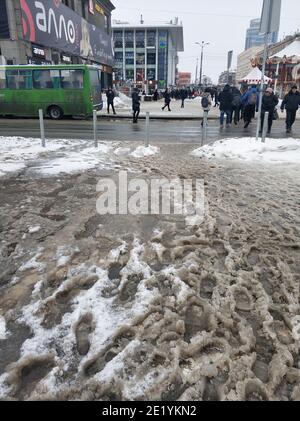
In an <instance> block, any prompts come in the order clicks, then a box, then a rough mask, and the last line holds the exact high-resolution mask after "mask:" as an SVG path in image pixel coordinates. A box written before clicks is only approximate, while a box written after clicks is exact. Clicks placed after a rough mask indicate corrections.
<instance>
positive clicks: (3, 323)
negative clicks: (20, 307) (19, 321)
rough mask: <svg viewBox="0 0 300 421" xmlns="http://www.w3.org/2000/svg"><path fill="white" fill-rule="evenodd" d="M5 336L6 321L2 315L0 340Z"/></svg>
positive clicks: (0, 319)
mask: <svg viewBox="0 0 300 421" xmlns="http://www.w3.org/2000/svg"><path fill="white" fill-rule="evenodd" d="M5 338H6V322H5V319H4V317H3V316H0V340H1V339H5Z"/></svg>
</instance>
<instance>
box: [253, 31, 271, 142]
mask: <svg viewBox="0 0 300 421" xmlns="http://www.w3.org/2000/svg"><path fill="white" fill-rule="evenodd" d="M268 35H269V34H268V33H266V35H265V48H264V57H263V66H262V73H261V83H260V93H259V106H258V119H257V120H258V121H257V128H256V140H258V137H259V129H260V126H261V109H262V98H263V94H264V92H263V91H264V82H265V71H266V61H267V55H268Z"/></svg>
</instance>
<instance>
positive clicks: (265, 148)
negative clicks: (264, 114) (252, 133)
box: [192, 137, 300, 164]
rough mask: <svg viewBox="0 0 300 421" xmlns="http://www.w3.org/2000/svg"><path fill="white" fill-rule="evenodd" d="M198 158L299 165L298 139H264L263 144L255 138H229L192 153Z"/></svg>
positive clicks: (299, 142)
mask: <svg viewBox="0 0 300 421" xmlns="http://www.w3.org/2000/svg"><path fill="white" fill-rule="evenodd" d="M192 155H193V156H197V157H200V158H217V159H233V160H244V161H263V162H268V163H275V164H276V163H281V162H291V163H300V140H299V139H292V138H290V139H266V142H265V143H262V142H261V140H256V139H255V138H251V137H248V138H231V139H225V140H220V141H218V142H215V143H214V144H213V145H205V146H203V147H201V148H199V149H196V150H194V151H193V152H192Z"/></svg>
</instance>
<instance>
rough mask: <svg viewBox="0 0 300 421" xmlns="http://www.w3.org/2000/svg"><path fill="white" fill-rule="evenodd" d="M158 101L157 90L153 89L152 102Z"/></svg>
mask: <svg viewBox="0 0 300 421" xmlns="http://www.w3.org/2000/svg"><path fill="white" fill-rule="evenodd" d="M157 100H158V90H157V89H155V91H154V94H153V101H155V102H156V101H157Z"/></svg>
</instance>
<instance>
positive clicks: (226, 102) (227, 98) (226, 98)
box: [218, 85, 233, 128]
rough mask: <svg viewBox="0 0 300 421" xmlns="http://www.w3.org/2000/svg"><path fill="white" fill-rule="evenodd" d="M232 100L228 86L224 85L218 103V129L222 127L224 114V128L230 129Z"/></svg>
mask: <svg viewBox="0 0 300 421" xmlns="http://www.w3.org/2000/svg"><path fill="white" fill-rule="evenodd" d="M232 100H233V96H232V93H231V89H230V85H225V86H224V89H223V91H222V92H221V93H220V95H219V98H218V101H219V103H220V111H221V114H220V127H221V128H223V127H224V115H225V114H226V127H230V118H231V113H232Z"/></svg>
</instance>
